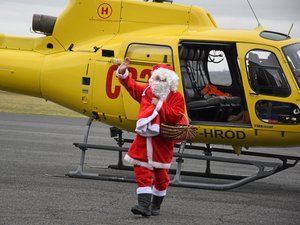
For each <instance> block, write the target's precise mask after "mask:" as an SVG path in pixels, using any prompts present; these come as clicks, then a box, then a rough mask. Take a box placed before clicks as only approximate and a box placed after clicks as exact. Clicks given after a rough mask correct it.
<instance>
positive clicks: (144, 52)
mask: <svg viewBox="0 0 300 225" xmlns="http://www.w3.org/2000/svg"><path fill="white" fill-rule="evenodd" d="M125 57H128V58H130V67H129V68H128V70H129V73H130V75H131V76H132V78H133V79H135V80H136V81H137V83H139V84H146V83H147V82H148V79H149V78H150V76H151V70H152V66H153V65H155V64H159V63H165V64H168V65H170V66H173V57H172V49H171V47H169V46H164V45H152V44H137V43H133V44H130V45H129V46H128V48H127V51H126V55H125ZM122 95H123V101H124V108H125V113H126V117H127V118H128V119H129V120H136V118H137V113H138V107H139V104H138V103H137V102H136V101H135V100H133V99H132V98H131V96H130V95H129V93H128V92H127V91H126V90H125V89H124V88H122Z"/></svg>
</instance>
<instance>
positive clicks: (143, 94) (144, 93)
mask: <svg viewBox="0 0 300 225" xmlns="http://www.w3.org/2000/svg"><path fill="white" fill-rule="evenodd" d="M149 88H150V86H148V87H146V88H145V90H144V91H143V93H142V96H145V95H146V91H147V90H148V89H149Z"/></svg>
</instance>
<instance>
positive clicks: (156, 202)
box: [150, 195, 164, 216]
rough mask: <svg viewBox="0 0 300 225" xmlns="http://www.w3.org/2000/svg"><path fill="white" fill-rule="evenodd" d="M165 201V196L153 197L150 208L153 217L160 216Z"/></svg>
mask: <svg viewBox="0 0 300 225" xmlns="http://www.w3.org/2000/svg"><path fill="white" fill-rule="evenodd" d="M163 200H164V196H162V197H159V196H156V195H153V197H152V202H151V206H150V209H151V215H152V216H158V215H159V214H160V205H161V203H162V201H163Z"/></svg>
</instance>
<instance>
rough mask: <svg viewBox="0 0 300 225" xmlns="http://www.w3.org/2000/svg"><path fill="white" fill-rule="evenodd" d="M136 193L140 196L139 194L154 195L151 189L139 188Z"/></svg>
mask: <svg viewBox="0 0 300 225" xmlns="http://www.w3.org/2000/svg"><path fill="white" fill-rule="evenodd" d="M136 193H137V194H138V195H139V194H152V189H151V187H148V186H146V187H138V188H137V189H136Z"/></svg>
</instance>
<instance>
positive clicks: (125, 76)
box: [116, 67, 129, 80]
mask: <svg viewBox="0 0 300 225" xmlns="http://www.w3.org/2000/svg"><path fill="white" fill-rule="evenodd" d="M119 69H120V67H118V69H117V72H116V74H117V77H118V78H121V79H123V80H124V79H126V78H127V77H128V75H129V71H128V69H126V70H125V73H124V74H121V73H119Z"/></svg>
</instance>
